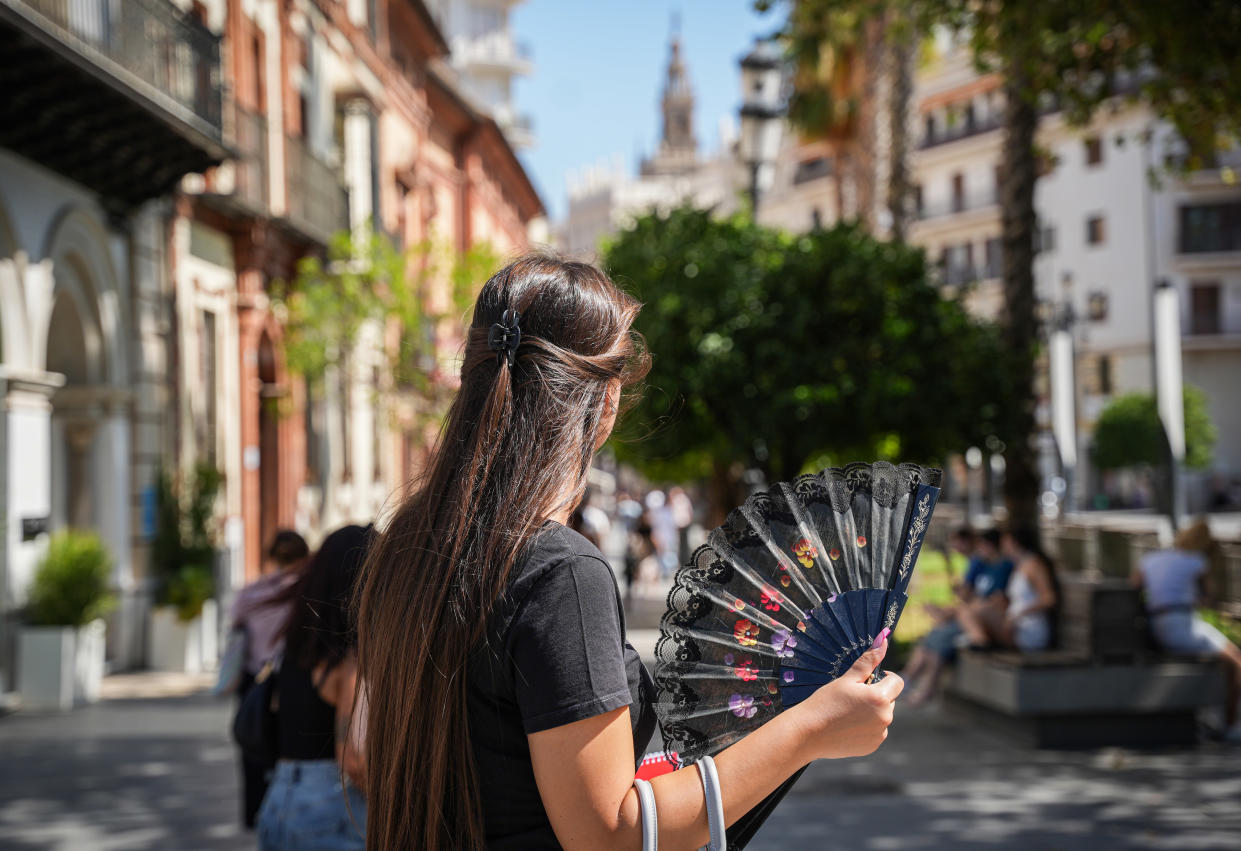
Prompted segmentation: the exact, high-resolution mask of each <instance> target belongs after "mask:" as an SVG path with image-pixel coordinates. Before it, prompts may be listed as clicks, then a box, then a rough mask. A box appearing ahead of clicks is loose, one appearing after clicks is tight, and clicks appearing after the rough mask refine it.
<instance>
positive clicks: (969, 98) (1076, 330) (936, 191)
mask: <svg viewBox="0 0 1241 851" xmlns="http://www.w3.org/2000/svg"><path fill="white" fill-rule="evenodd" d="M937 46H938V48H939V50H938V51H937V52H936V53H935V54H934V55H933V56H932V58H931V59H930V61H929V62H928V63H927V64H925V65H924V66H923V67H922V68H920V69H919V71H918V73H917V75H916V80H915V92H914V103H913V113H914V114H913V117H912V120H913V123H914V132H913V138H914V140H915V141H914V143H913V151H912V153H911V163H910V165H911V172H912V176H913V182H914V183H915V185H916V191H915V196H916V206H917V219H916V221H915V222H914V223H913V224H912V226H911V227H910V240H911V241H912V242H914V243H915V244H918V245H921V246H923V247H924V248H925V249H926V251H927V254H928V257H929V258H930V260H931V261H932V262H934V263H936V264H937V265H938V267H939V273H940V276H941V279H942V280H943V282H944V283H945V285H946V286H949V287H951V288H953V289H954V290H955V291H957V292H959V293H960V294H961V296H962V297H963V298H964V299H965V301H966V303H967V304H968V305H969V306H970V308H971V309H972V310H974V311H975V312H976V313H978V314H980V315H984V316H995V315H996V314H997V313H998V311H999V309H1000V307H1001V305H1002V289H1001V282H1000V275H1001V254H1000V232H1001V228H1000V207H999V198H998V186H999V179H998V169H999V165H1000V161H1001V144H1002V136H1003V131H1002V130H1001V128H1000V123H1001V110H1002V108H1003V94H1002V91H1001V80H1000V78H999V77H998V76H996V75H982V76H980V75H979V74H978V73H977V72H976V71H975V70H974V68H973V65H972V63H971V61H970V56H969V51H968V49H963V48H960V47H958V46H956V45H954V44H953V43H952V42H951V41H950V40H947V39H942V40H940V41H939V42H938V45H937ZM1148 140H1149V141H1148ZM1038 144H1039V146H1040V147H1041V148H1042V149H1043V150H1045V151H1047V152H1049V154H1050V157H1049V158H1048V161H1047V164H1046V167H1045V169H1044V173H1043V175H1042V176H1041V177H1040V179H1039V181H1038V182H1037V184H1036V189H1035V207H1036V210H1037V212H1038V217H1039V220H1040V230H1039V238H1038V240H1037V242H1036V244H1037V248H1038V249H1039V253H1038V256H1037V259H1036V264H1035V276H1036V288H1037V291H1038V296H1039V298H1040V300H1042V301H1044V302H1045V303H1046V304H1047V305H1048V309H1049V312H1050V311H1060V312H1063V311H1064V310H1065V309H1066V308H1067V309H1069V310H1070V311H1071V315H1072V316H1073V317H1074V318H1075V322H1074V323H1073V325H1072V333H1073V342H1074V350H1075V358H1074V360H1075V367H1076V369H1075V373H1076V381H1075V388H1074V395H1075V398H1076V405H1075V408H1076V414H1077V431H1078V446H1077V452H1076V454H1077V458H1078V470H1077V476H1076V480H1077V484H1078V493H1077V496H1078V502H1079V504H1085V503H1086V501H1087V500H1088V499H1090V498H1091V497H1093V496H1094V495H1095V494H1096V493H1097V492H1098V490H1099V488H1100V486H1101V482H1100V481H1099V480H1098V478H1097V477H1092V475H1091V472H1090V470H1089V459H1090V453H1089V447H1090V432H1091V430H1092V429H1093V426H1094V422H1095V420H1096V419H1097V418H1098V415H1099V413H1100V412H1101V411H1102V410H1103V408H1104V407H1105V406H1106V404H1107V403H1108V402H1109V401H1110V400H1111V399H1112V398H1113V397H1114V396H1116V395H1118V394H1123V393H1128V392H1134V391H1144V392H1149V391H1150V389H1151V387H1152V378H1151V376H1152V369H1153V367H1152V332H1151V305H1152V297H1153V286H1154V284H1155V282H1156V281H1159V280H1167V281H1169V282H1170V283H1172V284H1173V285H1175V286H1176V287H1177V288H1178V290H1179V291H1180V294H1181V308H1182V309H1181V315H1182V333H1183V334H1184V335H1185V337H1184V342H1183V360H1184V372H1185V382H1186V384H1190V385H1193V386H1197V387H1199V388H1200V389H1202V390H1203V391H1204V392H1205V393H1206V395H1207V397H1208V400H1209V406H1210V412H1211V418H1212V420H1213V422H1214V423H1215V425H1216V428H1217V429H1218V432H1219V440H1218V442H1217V445H1216V448H1215V465H1214V468H1213V469H1212V470H1211V471H1210V472H1209V473H1205V474H1201V475H1199V476H1198V477H1197V483H1196V487H1195V488H1194V492H1193V494H1192V495H1191V496H1192V497H1193V504H1191V508H1202V507H1205V504H1206V501H1207V499H1208V498H1209V494H1210V490H1211V488H1212V487H1213V486H1214V484H1215V482H1222V481H1226V480H1227V478H1228V477H1232V476H1237V475H1238V474H1239V473H1241V394H1238V393H1237V386H1238V385H1237V382H1236V378H1235V376H1236V372H1237V370H1238V369H1241V187H1238V186H1236V185H1235V180H1234V179H1232V178H1230V175H1231V174H1232V172H1230V171H1229V170H1228V169H1226V168H1225V169H1218V168H1217V169H1211V170H1208V171H1205V172H1200V173H1197V174H1193V175H1189V176H1188V177H1187V178H1185V179H1182V178H1181V177H1180V176H1178V175H1175V174H1170V173H1168V172H1166V171H1164V173H1163V175H1162V177H1160V178H1159V180H1158V181H1157V182H1152V180H1151V179H1150V178H1149V176H1148V175H1149V174H1150V173H1151V172H1152V171H1155V172H1159V171H1163V170H1164V166H1165V164H1167V163H1169V162H1173V161H1175V160H1176V159H1177V157H1178V156H1179V155H1180V153H1181V150H1180V147H1179V140H1178V139H1177V137H1176V136H1175V134H1174V133H1172V132H1171V131H1170V129H1169V128H1168V127H1167V126H1166V125H1163V124H1161V123H1159V122H1157V121H1155V120H1154V119H1153V117H1152V115H1151V114H1150V113H1149V111H1147V110H1145V109H1144V108H1140V107H1122V106H1119V105H1118V106H1116V107H1115V108H1113V107H1105V108H1104V109H1101V110H1099V113H1098V115H1097V117H1096V119H1095V120H1094V122H1093V123H1092V124H1091V125H1090V126H1089V127H1085V128H1079V127H1072V126H1069V125H1068V124H1067V123H1066V122H1065V120H1064V119H1063V117H1062V116H1061V115H1060V114H1059V113H1049V114H1045V115H1044V117H1043V119H1042V121H1041V124H1040V130H1039V136H1038ZM1043 388H1044V390H1046V389H1047V385H1046V384H1044V385H1043ZM1046 396H1047V394H1046V393H1044V394H1043V400H1042V401H1043V402H1044V403H1045V402H1046ZM1042 411H1043V414H1044V415H1046V413H1047V405H1046V404H1044V405H1043V406H1042Z"/></svg>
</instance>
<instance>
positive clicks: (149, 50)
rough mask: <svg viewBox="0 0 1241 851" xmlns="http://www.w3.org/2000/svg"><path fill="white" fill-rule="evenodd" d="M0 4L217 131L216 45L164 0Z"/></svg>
mask: <svg viewBox="0 0 1241 851" xmlns="http://www.w3.org/2000/svg"><path fill="white" fill-rule="evenodd" d="M0 3H3V4H5V5H9V6H14V7H25V8H26V9H28V10H32V11H34V12H36V13H37V14H38V15H39V16H40V17H41V18H42V19H43V20H44V21H45V22H46V24H47V25H48V29H50V30H51V31H52V32H54V33H55V35H56V36H57V37H58V38H59V39H60V40H61V41H63V42H66V43H68V44H69V45H70V46H71V47H77V44H75V42H77V43H80V44H82V45H85V46H86V47H88V48H90V49H93V50H94V51H97V52H98V53H99V54H102V55H103V56H104V57H106V58H107V59H109V60H111V61H112V62H115V63H116V64H117V65H119V66H120V67H121V68H124V69H125V70H126V71H128V72H130V73H131V74H133V75H134V76H136V77H138V78H139V79H140V80H142V81H143V82H145V83H148V84H149V85H150V86H151V87H152V88H153V89H155V90H156V92H159V93H162V94H163V95H165V96H167V97H170V98H172V99H173V100H174V101H176V103H178V104H180V105H181V106H183V107H185V108H186V109H189V110H191V111H192V112H193V113H194V114H195V115H196V116H198V117H199V118H201V119H202V120H203V121H205V122H207V124H209V125H211V126H212V127H214V128H215V129H216V131H217V132H218V131H219V130H220V121H221V99H220V39H219V37H218V36H216V35H214V34H213V33H212V32H211V31H209V30H208V29H207V28H206V27H204V26H203V25H202V24H200V23H199V22H198V21H196V20H194V19H193V18H190V17H188V16H186V15H184V14H183V13H182V12H181V11H180V10H178V9H177V7H175V6H174V5H172V4H171V3H169V2H167V0H0Z"/></svg>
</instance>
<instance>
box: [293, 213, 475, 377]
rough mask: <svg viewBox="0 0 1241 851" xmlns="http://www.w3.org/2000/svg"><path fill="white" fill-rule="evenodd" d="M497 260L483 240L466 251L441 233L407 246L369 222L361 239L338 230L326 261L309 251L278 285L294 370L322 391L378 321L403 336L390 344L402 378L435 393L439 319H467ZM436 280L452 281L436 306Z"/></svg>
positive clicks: (387, 349)
mask: <svg viewBox="0 0 1241 851" xmlns="http://www.w3.org/2000/svg"><path fill="white" fill-rule="evenodd" d="M497 260H498V257H497V255H496V253H495V251H494V250H493V249H492V248H491V246H490V244H488V243H486V242H481V241H480V242H477V243H475V244H474V245H472V246H471V247H470V248H469V249H468V250H466V251H464V252H458V251H456V250H454V249H452V248H449V247H446V246H445V245H443V244H441V243H439V242H437V241H435V240H433V239H427V240H423V241H422V242H419V243H418V244H416V245H414V246H412V247H410V248H409V249H407V250H405V251H401V250H399V249H398V248H397V247H396V246H394V245H393V243H392V241H391V240H390V239H389V238H388V237H387V236H386V235H384V234H383V233H380V232H377V231H374V230H371V229H369V228H366V229H363V230H362V232H361V234H360V235H359V236H357V237H356V238H355V236H354V235H353V234H351V233H350V232H349V231H341V232H339V233H337V234H336V235H335V236H334V237H333V239H332V243H331V245H330V246H329V248H328V253H327V258H326V260H324V259H321V258H319V257H317V256H309V257H305V258H303V259H302V260H301V262H300V263H299V264H298V270H297V276H296V278H295V279H294V280H293V281H291V282H280V281H278V282H276V283H275V284H274V285H273V296H274V298H275V301H276V305H277V308H278V310H279V311H280V312H281V314H282V320H283V326H284V339H283V343H284V356H285V363H286V365H287V367H288V369H289V370H290V371H291V372H293V373H295V374H297V375H301V376H302V377H304V378H306V379H307V380H308V381H309V383H310V385H311V388H312V391H315V390H317V389H318V388H319V386H320V385H321V383H322V381H323V380H324V378H325V376H326V375H327V374H328V372H329V370H331V369H335V368H339V367H341V366H342V365H343V364H344V363H345V362H346V360H347V359H348V358H349V356H350V355H351V353H352V352H353V350H354V347H355V345H356V342H357V338H358V333H359V331H360V330H361V328H362V327H363V325H364V324H366V323H368V322H373V323H377V324H378V326H379V327H380V328H381V329H383V331H385V332H391V333H392V335H393V336H395V338H396V339H397V340H398V342H397V343H396V344H394V345H387V344H386V341H385V345H383V349H384V354H385V355H386V357H387V359H388V363H389V372H390V374H391V376H392V378H393V380H394V382H395V383H397V384H400V385H404V386H411V387H413V388H415V389H417V390H420V391H423V392H431V387H430V384H431V383H432V381H431V375H432V374H433V372H434V369H435V358H436V354H437V353H436V351H435V333H434V331H435V325H436V324H437V323H439V322H441V321H445V320H449V321H451V320H459V318H460V316H461V315H462V313H464V311H465V310H466V309H467V308H468V307H469V305H470V304H471V303H472V302H473V300H474V296H475V295H476V294H477V292H478V288H479V287H481V286H482V283H483V282H484V281H485V280H486V277H487V275H489V274H490V273H491V271H492V270H493V269H494V268H495V266H496V263H497ZM432 280H443V281H445V282H446V283H447V284H448V287H447V292H448V295H449V297H448V299H447V301H446V304H443V305H442V307H441V309H432V308H431V306H430V305H431V304H432V302H431V301H430V300H429V298H428V291H427V290H428V284H429V282H430V281H432Z"/></svg>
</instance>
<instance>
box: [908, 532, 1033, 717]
mask: <svg viewBox="0 0 1241 851" xmlns="http://www.w3.org/2000/svg"><path fill="white" fill-rule="evenodd" d="M951 544H952V548H953V549H954V550H956V551H957V552H958V553H960V554H961V555H964V556H968V557H969V567H968V568H967V569H966V571H965V580H964V581H963V582H962V583H961V584H959V585H957V586H956V588H955V589H954V590H955V591H956V593H957V598H958V600H959V601H960V602H959V603H958V604H957V605H954V606H928V607H927V608H928V609H929V610H930V613H931V616H932V617H934V618H935V619H936V621H938V623H937V625H936V626H935V628H934V629H932V630H931V631H930V632H928V633H927V634H926V636H925V637H924V638H923V639H922V641H921V643H919V644H918V646H917V647H916V648H914V652H913V655H912V656H911V657H910V659H909V663H908V664H907V665H906V666H905V669H904V670H902V671H901V676H902V677H904V679H905V682H906V683H908V684H909V685H911V686H913V685H914V684H915V683H917V688H916V689H914V692H913V696H912V697H911V698H910V699H909V701H910V706H921V705H923V704H925V703H927V702H928V701H930V700H931V699H932V698H933V697H935V695H936V694H937V693H938V691H939V680H940V677H941V675H942V674H943V671H944V668H945V666H947V665H950V664H952V662H953V661H954V660H955V659H956V656H957V647H958V645H959V644H960V643H961V642H963V641H964V640H965V639H964V637H963V636H964V632H963V630H962V629H961V625H960V624H959V623H957V610H958V609H959V608H960V607H961V606H967V605H970V604H971V603H974V602H975V601H977V600H984V599H986V598H988V597H990V596H992V595H993V594H1000V595H1003V593H1004V590H1005V589H1006V588H1007V587H1008V579H1009V576H1010V575H1011V574H1012V572H1013V563H1012V562H1011V561H1010V560H1008V559H1007V558H1005V557H1004V555H1003V554H1002V553H1001V552H1000V533H999V531H998V530H996V529H985V530H983V531H982V532H981V533H979V532H975V531H974V530H973V529H971V528H970V527H969V526H962V527H961V528H959V529H957V530H956V531H955V532H953V533H952V541H951Z"/></svg>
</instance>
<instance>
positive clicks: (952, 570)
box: [899, 550, 967, 644]
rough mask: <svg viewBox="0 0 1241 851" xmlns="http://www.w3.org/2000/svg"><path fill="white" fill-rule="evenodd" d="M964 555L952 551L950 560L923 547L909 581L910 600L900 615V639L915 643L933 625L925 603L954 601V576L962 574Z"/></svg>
mask: <svg viewBox="0 0 1241 851" xmlns="http://www.w3.org/2000/svg"><path fill="white" fill-rule="evenodd" d="M966 564H967V562H966V559H965V557H964V556H961V555H957V554H956V553H953V556H952V562H951V563H949V561H948V559H947V558H946V557H945V556H944V554H943V553H942V552H940V551H939V550H923V551H922V553H921V555H919V556H918V564H917V566H916V567H915V568H914V575H913V580H912V581H911V582H910V583H909V602H908V603H907V604H906V606H905V611H904V613H903V614H902V615H901V623H900V627H899V633H900V641H901V642H902V643H909V644H915V643H917V642H918V640H919V639H921V638H922V636H924V635H926V634H927V633H928V632H930V630H931V627H933V626H935V621H934V619H933V618H932V617H931V616H930V615H929V614H927V612H926V606H927V605H936V606H950V605H952V603H953V602H954V601H955V600H956V595H954V594H953V592H952V584H953V579H954V578H958V577H961V576H964V575H965V566H966Z"/></svg>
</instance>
